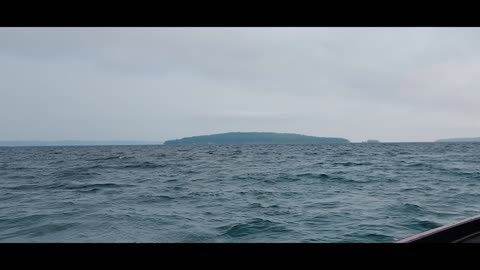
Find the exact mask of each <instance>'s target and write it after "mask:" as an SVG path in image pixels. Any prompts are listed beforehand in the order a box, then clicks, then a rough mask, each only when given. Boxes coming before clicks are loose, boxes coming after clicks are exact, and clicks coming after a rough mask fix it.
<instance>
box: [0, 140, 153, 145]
mask: <svg viewBox="0 0 480 270" xmlns="http://www.w3.org/2000/svg"><path fill="white" fill-rule="evenodd" d="M160 144H162V142H161V141H80V140H64V141H0V146H82V145H83V146H86V145H160Z"/></svg>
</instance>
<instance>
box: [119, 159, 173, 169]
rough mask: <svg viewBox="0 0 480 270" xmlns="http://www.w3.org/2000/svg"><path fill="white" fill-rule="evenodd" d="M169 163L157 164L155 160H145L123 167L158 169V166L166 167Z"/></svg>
mask: <svg viewBox="0 0 480 270" xmlns="http://www.w3.org/2000/svg"><path fill="white" fill-rule="evenodd" d="M167 166H168V165H166V164H156V163H153V162H149V161H145V162H142V163H137V164H130V165H125V166H123V167H122V168H124V169H157V168H164V167H167Z"/></svg>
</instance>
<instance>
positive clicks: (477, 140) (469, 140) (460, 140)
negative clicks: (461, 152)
mask: <svg viewBox="0 0 480 270" xmlns="http://www.w3.org/2000/svg"><path fill="white" fill-rule="evenodd" d="M436 142H480V137H477V138H452V139H441V140H437V141H436Z"/></svg>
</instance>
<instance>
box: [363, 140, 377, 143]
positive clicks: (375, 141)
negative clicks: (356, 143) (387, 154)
mask: <svg viewBox="0 0 480 270" xmlns="http://www.w3.org/2000/svg"><path fill="white" fill-rule="evenodd" d="M363 143H380V141H379V140H366V141H364V142H363Z"/></svg>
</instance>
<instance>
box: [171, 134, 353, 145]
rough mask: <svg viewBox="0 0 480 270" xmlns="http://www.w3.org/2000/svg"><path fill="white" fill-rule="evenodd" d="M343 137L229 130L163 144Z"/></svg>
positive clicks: (321, 140)
mask: <svg viewBox="0 0 480 270" xmlns="http://www.w3.org/2000/svg"><path fill="white" fill-rule="evenodd" d="M349 142H350V141H349V140H347V139H343V138H331V137H314V136H306V135H300V134H293V133H274V132H229V133H221V134H212V135H203V136H193V137H187V138H182V139H177V140H169V141H165V143H164V144H165V145H176V144H318V143H349Z"/></svg>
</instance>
